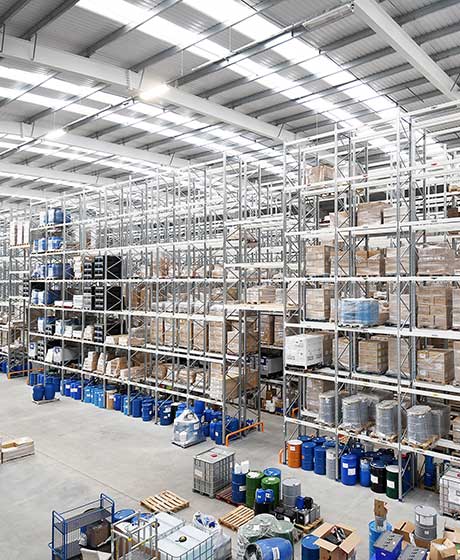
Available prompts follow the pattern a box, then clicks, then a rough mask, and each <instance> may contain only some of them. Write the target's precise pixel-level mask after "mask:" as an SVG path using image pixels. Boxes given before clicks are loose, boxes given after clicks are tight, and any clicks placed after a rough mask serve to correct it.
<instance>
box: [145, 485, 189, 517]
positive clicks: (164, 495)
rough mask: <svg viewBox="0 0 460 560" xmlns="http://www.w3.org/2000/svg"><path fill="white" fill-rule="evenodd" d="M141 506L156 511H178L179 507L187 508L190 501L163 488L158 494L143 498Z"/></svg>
mask: <svg viewBox="0 0 460 560" xmlns="http://www.w3.org/2000/svg"><path fill="white" fill-rule="evenodd" d="M140 504H141V506H144V507H145V508H146V509H148V510H150V511H153V512H158V511H167V512H169V511H172V512H176V511H180V510H181V509H185V508H188V507H189V505H190V502H188V501H187V500H184V499H183V498H181V497H180V496H178V495H177V494H174V493H173V492H170V491H169V490H163V491H162V492H160V493H159V494H156V495H155V496H149V497H148V498H144V499H143V500H141V502H140Z"/></svg>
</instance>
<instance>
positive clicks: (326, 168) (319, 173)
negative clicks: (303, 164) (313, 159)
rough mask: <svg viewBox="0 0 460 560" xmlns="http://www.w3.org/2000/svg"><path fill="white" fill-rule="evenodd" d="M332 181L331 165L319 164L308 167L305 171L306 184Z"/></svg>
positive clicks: (332, 169)
mask: <svg viewBox="0 0 460 560" xmlns="http://www.w3.org/2000/svg"><path fill="white" fill-rule="evenodd" d="M333 180H334V168H333V167H332V165H328V164H325V163H320V164H319V165H314V166H313V167H310V168H309V169H308V171H307V184H308V185H311V184H313V183H322V182H323V181H333Z"/></svg>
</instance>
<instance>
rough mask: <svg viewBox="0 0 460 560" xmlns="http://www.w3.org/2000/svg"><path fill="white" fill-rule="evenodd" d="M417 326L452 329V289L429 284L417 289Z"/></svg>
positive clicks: (441, 285)
mask: <svg viewBox="0 0 460 560" xmlns="http://www.w3.org/2000/svg"><path fill="white" fill-rule="evenodd" d="M417 326H418V327H426V328H435V329H436V328H438V329H450V328H451V327H452V288H451V287H450V286H446V285H443V284H433V283H431V284H429V285H427V286H419V287H418V289H417Z"/></svg>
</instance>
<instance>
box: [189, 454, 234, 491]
mask: <svg viewBox="0 0 460 560" xmlns="http://www.w3.org/2000/svg"><path fill="white" fill-rule="evenodd" d="M234 464H235V452H234V451H229V450H228V449H225V448H222V447H212V448H211V449H208V450H207V451H203V453H199V454H198V455H195V457H194V458H193V490H194V491H195V492H200V494H206V496H209V497H210V498H214V496H215V495H216V494H217V492H219V490H222V488H225V487H227V486H229V484H230V483H231V480H232V472H233V467H234Z"/></svg>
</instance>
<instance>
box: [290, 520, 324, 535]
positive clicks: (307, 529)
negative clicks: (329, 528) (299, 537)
mask: <svg viewBox="0 0 460 560" xmlns="http://www.w3.org/2000/svg"><path fill="white" fill-rule="evenodd" d="M322 522H323V518H322V517H318V519H317V520H316V521H313V523H309V524H308V525H298V524H297V523H296V524H295V527H296V529H299V530H300V531H302V532H303V533H304V534H306V533H310V532H311V531H313V529H316V527H318V526H319V525H321V523H322Z"/></svg>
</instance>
